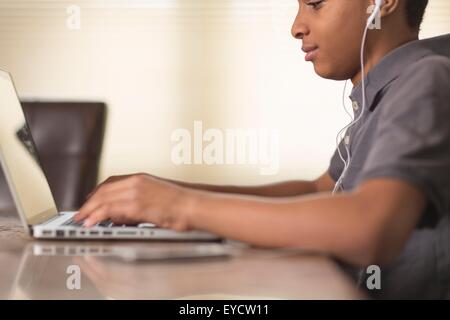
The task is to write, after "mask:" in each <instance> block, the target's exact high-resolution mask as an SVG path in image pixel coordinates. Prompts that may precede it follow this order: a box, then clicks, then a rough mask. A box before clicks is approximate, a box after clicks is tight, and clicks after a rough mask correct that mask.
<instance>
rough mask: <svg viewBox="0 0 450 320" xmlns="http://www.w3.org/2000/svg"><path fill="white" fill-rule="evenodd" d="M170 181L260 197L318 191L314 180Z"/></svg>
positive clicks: (203, 188) (196, 187)
mask: <svg viewBox="0 0 450 320" xmlns="http://www.w3.org/2000/svg"><path fill="white" fill-rule="evenodd" d="M169 182H172V183H175V184H177V185H179V186H182V187H185V188H189V189H194V190H202V191H210V192H219V193H226V194H241V195H250V196H260V197H275V198H276V197H294V196H300V195H306V194H311V193H315V192H317V189H316V186H315V184H314V182H313V181H287V182H281V183H273V184H267V185H261V186H232V185H229V186H221V185H209V184H197V183H189V182H181V181H170V180H169Z"/></svg>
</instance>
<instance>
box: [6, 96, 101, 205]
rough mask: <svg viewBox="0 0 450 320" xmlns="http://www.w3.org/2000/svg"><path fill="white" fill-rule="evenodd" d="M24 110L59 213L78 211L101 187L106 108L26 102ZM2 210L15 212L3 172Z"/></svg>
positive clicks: (81, 104) (90, 103) (82, 104)
mask: <svg viewBox="0 0 450 320" xmlns="http://www.w3.org/2000/svg"><path fill="white" fill-rule="evenodd" d="M22 106H23V109H24V113H25V117H26V119H27V122H28V124H29V127H30V131H31V134H32V136H33V139H34V142H35V145H36V149H37V151H38V154H39V158H40V160H41V165H42V167H43V170H44V172H45V174H46V176H47V179H48V181H49V184H50V189H51V190H52V193H53V196H54V197H55V202H56V205H57V206H58V209H59V210H75V209H78V208H79V207H80V206H81V205H82V204H83V202H84V200H85V198H86V196H87V195H88V194H89V192H90V191H91V190H92V189H93V188H94V187H95V186H96V184H97V178H98V172H99V164H100V156H101V151H102V146H103V137H104V132H105V126H106V111H107V110H106V109H107V108H106V105H105V104H104V103H101V102H44V101H26V102H22ZM17 129H20V128H17ZM0 210H14V203H13V201H12V198H11V195H10V192H9V190H8V187H7V184H6V181H5V177H4V174H3V170H0Z"/></svg>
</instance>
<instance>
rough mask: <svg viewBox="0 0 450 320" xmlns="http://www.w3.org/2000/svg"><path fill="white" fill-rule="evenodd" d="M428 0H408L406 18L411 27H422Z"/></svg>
mask: <svg viewBox="0 0 450 320" xmlns="http://www.w3.org/2000/svg"><path fill="white" fill-rule="evenodd" d="M427 5H428V0H406V18H407V21H408V25H409V27H410V28H411V29H420V25H421V24H422V21H423V16H424V14H425V9H426V7H427Z"/></svg>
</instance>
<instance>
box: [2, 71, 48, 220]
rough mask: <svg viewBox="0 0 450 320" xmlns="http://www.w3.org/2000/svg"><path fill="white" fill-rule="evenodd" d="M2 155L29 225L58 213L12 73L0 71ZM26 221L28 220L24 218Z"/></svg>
mask: <svg viewBox="0 0 450 320" xmlns="http://www.w3.org/2000/svg"><path fill="white" fill-rule="evenodd" d="M0 158H1V163H2V168H3V171H4V173H5V176H6V178H7V180H8V185H9V189H10V190H11V194H12V195H13V198H14V201H15V203H16V206H17V209H18V211H19V213H20V214H21V217H22V218H25V220H26V223H27V224H28V225H35V224H39V223H41V222H43V221H45V220H48V219H49V218H51V217H52V216H55V215H56V214H57V209H56V205H55V201H54V199H53V196H52V193H51V191H50V187H49V185H48V182H47V179H46V177H45V175H44V172H43V171H42V169H41V166H40V165H39V160H38V157H37V154H36V150H35V147H34V143H33V140H32V139H31V136H30V134H29V130H28V126H27V125H26V122H25V116H24V114H23V111H22V106H21V105H20V102H19V99H18V97H17V93H16V90H15V88H14V84H13V82H12V79H11V77H10V75H9V74H8V73H7V72H4V71H1V70H0ZM24 222H25V221H24Z"/></svg>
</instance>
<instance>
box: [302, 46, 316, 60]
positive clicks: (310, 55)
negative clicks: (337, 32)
mask: <svg viewBox="0 0 450 320" xmlns="http://www.w3.org/2000/svg"><path fill="white" fill-rule="evenodd" d="M317 49H318V47H317V46H308V45H304V46H303V47H302V50H303V52H305V53H306V56H305V61H312V60H313V59H314V57H315V56H316V54H317Z"/></svg>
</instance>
